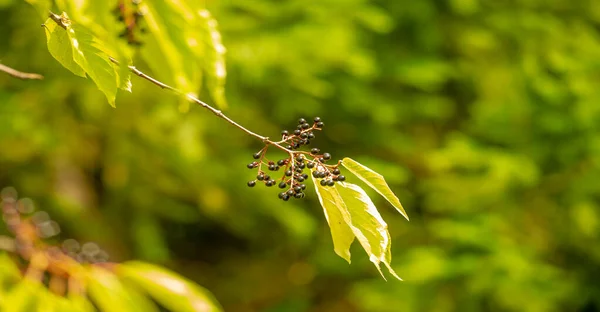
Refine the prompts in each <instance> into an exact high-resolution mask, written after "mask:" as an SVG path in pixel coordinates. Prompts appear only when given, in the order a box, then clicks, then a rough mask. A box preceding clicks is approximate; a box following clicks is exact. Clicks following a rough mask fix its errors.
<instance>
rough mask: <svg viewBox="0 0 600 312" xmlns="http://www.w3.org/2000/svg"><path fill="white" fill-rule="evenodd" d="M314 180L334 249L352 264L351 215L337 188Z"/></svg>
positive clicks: (313, 178) (352, 234)
mask: <svg viewBox="0 0 600 312" xmlns="http://www.w3.org/2000/svg"><path fill="white" fill-rule="evenodd" d="M311 177H312V175H311ZM312 180H313V183H314V185H315V190H316V192H317V197H318V198H319V202H320V203H321V206H322V207H323V212H324V213H325V219H326V220H327V223H328V224H329V229H330V231H331V237H332V239H333V249H334V250H335V253H336V254H338V256H340V257H342V258H344V259H346V261H348V263H350V245H352V242H353V241H354V233H353V231H352V229H351V227H350V224H351V220H350V213H349V212H348V210H347V209H346V206H345V204H344V201H343V200H342V198H341V197H340V194H339V193H338V192H337V190H336V189H335V187H327V186H321V184H320V183H319V181H318V180H317V179H316V178H315V177H312Z"/></svg>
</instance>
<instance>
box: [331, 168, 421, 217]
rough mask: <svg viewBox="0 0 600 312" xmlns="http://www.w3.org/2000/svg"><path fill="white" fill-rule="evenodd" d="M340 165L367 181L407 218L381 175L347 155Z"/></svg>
mask: <svg viewBox="0 0 600 312" xmlns="http://www.w3.org/2000/svg"><path fill="white" fill-rule="evenodd" d="M342 165H343V166H344V167H345V168H346V169H348V170H349V171H350V172H352V173H353V174H354V175H355V176H357V177H358V178H359V179H361V180H363V181H364V182H365V183H367V185H369V186H370V187H371V188H373V189H374V190H375V191H377V193H379V194H381V196H383V197H384V198H385V199H386V200H387V201H388V202H389V203H390V204H392V206H394V207H395V208H396V210H398V212H400V213H401V214H402V215H403V216H404V217H405V218H406V220H409V218H408V215H407V214H406V211H404V208H403V207H402V204H401V203H400V200H399V199H398V197H396V195H394V192H392V190H391V189H390V187H389V186H388V184H387V183H386V182H385V179H384V178H383V176H382V175H380V174H379V173H377V172H375V171H373V170H371V169H370V168H368V167H366V166H364V165H362V164H360V163H358V162H356V161H355V160H353V159H350V158H348V157H346V158H344V159H343V160H342Z"/></svg>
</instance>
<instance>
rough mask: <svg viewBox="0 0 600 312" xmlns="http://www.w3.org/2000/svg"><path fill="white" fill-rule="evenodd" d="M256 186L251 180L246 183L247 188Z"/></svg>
mask: <svg viewBox="0 0 600 312" xmlns="http://www.w3.org/2000/svg"><path fill="white" fill-rule="evenodd" d="M255 185H256V181H254V180H252V181H248V186H249V187H254V186H255Z"/></svg>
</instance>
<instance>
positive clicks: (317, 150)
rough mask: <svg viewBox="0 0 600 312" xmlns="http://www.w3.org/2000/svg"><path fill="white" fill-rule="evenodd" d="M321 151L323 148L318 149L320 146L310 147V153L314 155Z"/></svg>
mask: <svg viewBox="0 0 600 312" xmlns="http://www.w3.org/2000/svg"><path fill="white" fill-rule="evenodd" d="M320 151H321V150H320V149H318V148H316V147H313V148H311V149H310V153H311V154H313V155H315V154H319V152H320Z"/></svg>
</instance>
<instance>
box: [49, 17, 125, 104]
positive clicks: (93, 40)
mask: <svg viewBox="0 0 600 312" xmlns="http://www.w3.org/2000/svg"><path fill="white" fill-rule="evenodd" d="M59 23H60V25H59ZM45 25H46V35H47V40H48V49H49V50H50V54H52V56H53V57H54V58H55V59H57V60H58V61H59V62H60V63H61V64H62V65H63V66H65V67H66V68H67V69H69V70H70V71H72V72H73V73H75V74H76V75H78V76H82V77H83V76H85V74H87V75H88V76H89V77H90V78H91V79H92V80H93V81H94V83H96V86H98V89H100V91H102V92H103V93H104V95H106V98H107V100H108V102H109V104H110V105H111V106H113V107H114V106H115V97H116V94H117V88H118V87H119V86H121V85H123V86H124V88H125V89H127V86H126V84H127V83H128V79H122V78H121V77H120V75H122V74H123V72H122V70H121V69H119V66H117V65H116V64H114V63H113V62H111V61H110V57H111V56H110V54H109V53H107V51H108V50H109V49H108V48H107V46H106V45H105V44H104V43H103V42H102V41H101V40H99V39H98V38H97V37H95V36H94V35H93V34H92V33H91V32H90V31H89V30H87V29H86V28H85V27H84V26H82V25H80V24H73V23H71V21H70V20H69V18H68V16H67V14H66V13H64V12H63V14H61V15H60V16H55V17H54V18H50V19H48V20H47V21H46V24H45ZM67 47H68V48H67ZM69 48H70V51H71V52H70V53H69V51H68V50H69Z"/></svg>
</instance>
